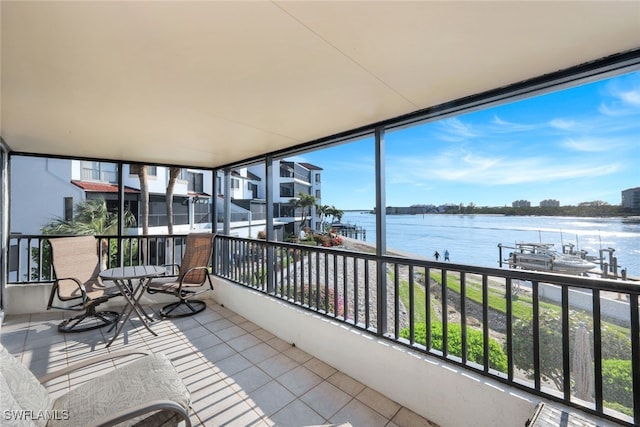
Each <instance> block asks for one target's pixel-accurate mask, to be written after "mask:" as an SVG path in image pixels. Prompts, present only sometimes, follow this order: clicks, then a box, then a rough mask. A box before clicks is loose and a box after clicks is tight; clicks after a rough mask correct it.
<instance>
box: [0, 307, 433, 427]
mask: <svg viewBox="0 0 640 427" xmlns="http://www.w3.org/2000/svg"><path fill="white" fill-rule="evenodd" d="M209 304H210V305H209V307H207V309H206V310H205V311H204V312H202V313H200V314H198V315H196V316H193V317H188V318H183V319H174V320H168V319H165V320H161V321H156V322H155V323H154V325H153V330H154V331H156V332H157V333H158V336H157V337H155V336H153V335H152V334H150V333H149V332H148V331H147V330H146V329H145V328H143V327H142V326H141V325H140V322H139V321H138V320H137V319H133V320H131V321H130V322H129V324H128V325H127V326H126V327H125V328H124V332H123V333H122V334H121V335H120V336H119V337H118V338H117V339H116V341H114V343H113V344H112V345H111V347H110V348H108V349H107V348H106V347H105V345H106V342H107V339H109V338H110V337H111V336H112V335H111V334H112V333H109V332H107V329H108V328H103V329H102V330H97V331H88V332H83V333H76V334H61V333H58V331H57V329H56V326H57V324H58V323H59V322H60V321H61V320H62V319H63V314H62V312H59V311H58V312H55V311H51V312H47V313H42V314H32V315H18V316H6V318H5V319H4V322H3V324H2V327H1V328H0V341H1V342H2V344H3V345H4V346H5V347H6V348H7V349H8V350H9V351H10V352H11V353H12V354H14V355H15V356H16V357H18V358H20V360H21V361H22V363H23V364H25V365H26V366H27V367H29V369H31V371H32V372H34V373H35V374H36V376H41V375H44V374H46V373H48V372H52V371H55V370H57V369H60V368H62V367H65V366H67V365H68V364H71V363H74V362H77V361H79V360H82V359H83V358H86V357H91V356H95V355H99V354H103V353H105V352H113V351H118V350H122V349H130V348H142V349H145V350H150V351H154V352H164V353H165V354H167V355H168V356H169V357H170V359H171V360H172V361H173V363H174V365H175V366H176V368H177V369H178V371H179V372H180V375H181V377H182V379H183V380H184V382H185V384H186V386H187V388H188V389H189V390H190V392H191V398H192V405H193V413H192V415H191V421H192V423H193V425H194V426H293V427H298V426H312V425H314V426H315V425H323V424H340V423H346V422H348V423H350V424H351V425H352V426H354V427H358V426H366V427H374V426H399V427H404V426H407V427H408V426H411V427H420V426H425V427H428V426H435V424H432V423H429V422H428V421H427V420H425V419H424V418H422V417H420V416H418V415H417V414H415V413H413V412H412V411H410V410H408V409H406V408H403V407H401V406H400V405H399V404H397V403H396V402H393V401H391V400H389V399H388V398H386V397H385V396H383V395H381V394H380V393H378V392H376V391H375V390H372V389H370V388H368V387H365V386H364V385H363V384H361V383H359V382H358V381H355V380H354V379H353V378H350V377H349V376H347V375H345V374H344V373H342V372H339V371H337V370H336V369H334V368H333V367H331V366H329V365H327V364H325V363H323V362H322V361H321V360H318V359H316V358H314V357H313V356H311V355H310V354H308V353H305V352H304V351H302V350H300V349H298V348H296V347H293V346H291V345H290V344H288V343H286V342H285V341H283V340H281V339H280V338H278V337H276V336H274V335H272V334H271V333H269V332H267V331H266V330H264V329H262V328H260V327H259V326H258V325H256V324H254V323H252V322H249V321H247V320H246V319H244V318H243V317H241V316H239V315H237V314H236V313H234V312H232V311H230V310H228V309H226V308H224V307H222V306H220V305H215V304H214V303H209ZM156 311H157V310H156ZM129 360H130V359H129ZM126 362H127V360H116V361H115V362H111V361H110V362H105V363H102V364H100V365H97V366H93V367H91V368H85V369H83V370H80V371H77V372H75V373H73V374H70V375H68V376H65V377H61V378H58V379H56V380H55V381H52V382H50V383H48V384H47V385H46V386H47V388H48V390H49V391H50V393H53V394H54V395H55V394H60V393H62V392H65V391H66V390H68V389H69V388H70V387H75V386H77V385H78V384H81V383H82V382H84V381H86V380H87V379H90V378H92V377H95V376H97V375H102V374H104V373H106V372H108V371H109V370H111V369H114V367H115V366H117V365H119V364H123V363H126Z"/></svg>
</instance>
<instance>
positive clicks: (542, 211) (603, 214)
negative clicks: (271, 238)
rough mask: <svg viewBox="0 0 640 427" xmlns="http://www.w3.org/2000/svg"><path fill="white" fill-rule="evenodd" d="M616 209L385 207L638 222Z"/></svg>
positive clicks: (406, 211)
mask: <svg viewBox="0 0 640 427" xmlns="http://www.w3.org/2000/svg"><path fill="white" fill-rule="evenodd" d="M614 208H616V209H585V208H582V207H576V206H567V207H565V208H562V207H561V208H473V209H472V210H469V209H463V210H462V211H458V212H453V211H449V212H434V211H424V212H422V211H419V210H418V209H415V208H414V207H411V206H409V207H387V212H385V214H386V215H394V216H395V215H494V216H495V215H501V216H559V217H578V218H622V219H631V220H637V221H640V212H637V211H635V212H634V211H629V210H628V209H626V208H622V207H619V206H615V207H614ZM343 212H356V213H357V212H360V213H363V214H370V215H375V213H376V212H375V210H371V209H343Z"/></svg>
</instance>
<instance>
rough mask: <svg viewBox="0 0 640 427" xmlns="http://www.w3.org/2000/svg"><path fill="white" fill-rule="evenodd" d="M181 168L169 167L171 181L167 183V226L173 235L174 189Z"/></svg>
mask: <svg viewBox="0 0 640 427" xmlns="http://www.w3.org/2000/svg"><path fill="white" fill-rule="evenodd" d="M180 170H181V169H180V168H177V167H171V168H169V182H168V183H167V194H166V203H167V228H168V231H169V236H172V235H173V189H174V187H175V185H176V180H177V179H178V175H180Z"/></svg>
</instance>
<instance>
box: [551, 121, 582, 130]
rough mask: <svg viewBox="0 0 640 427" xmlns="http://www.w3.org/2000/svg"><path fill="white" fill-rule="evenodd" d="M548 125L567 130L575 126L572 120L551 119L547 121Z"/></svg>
mask: <svg viewBox="0 0 640 427" xmlns="http://www.w3.org/2000/svg"><path fill="white" fill-rule="evenodd" d="M549 125H550V126H551V127H553V128H556V129H561V130H569V129H572V128H573V127H575V125H576V122H575V121H573V120H565V119H553V120H551V121H550V122H549Z"/></svg>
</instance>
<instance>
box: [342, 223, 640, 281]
mask: <svg viewBox="0 0 640 427" xmlns="http://www.w3.org/2000/svg"><path fill="white" fill-rule="evenodd" d="M375 220H376V218H375V215H373V214H371V213H369V212H353V211H349V212H345V213H344V216H343V217H342V222H343V223H345V224H346V223H349V224H352V225H356V226H359V227H362V228H364V229H365V230H366V241H367V242H370V243H375V239H376V227H375ZM525 242H527V243H553V244H554V245H555V248H556V250H558V251H559V252H560V251H562V244H569V243H572V244H574V245H575V246H576V248H577V249H578V250H585V251H587V252H588V255H592V256H598V255H599V249H606V248H613V249H615V252H614V255H615V256H616V257H617V259H618V266H619V267H620V268H626V269H627V274H628V275H629V276H634V277H640V217H631V218H617V217H616V218H582V217H557V216H504V215H439V214H425V215H387V250H397V251H400V252H403V253H407V254H414V255H418V256H420V257H428V258H433V254H434V252H435V251H438V252H439V253H440V256H441V258H440V260H441V261H442V260H443V259H444V257H443V256H444V252H445V250H448V251H449V254H450V261H451V262H453V263H459V264H468V265H475V266H483V267H498V265H499V264H498V261H499V251H498V244H499V243H501V244H502V245H505V246H511V247H513V246H514V245H515V244H516V243H525ZM509 252H510V250H508V249H506V250H504V251H503V258H505V257H506V256H508V254H509Z"/></svg>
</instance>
